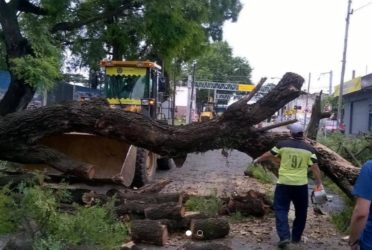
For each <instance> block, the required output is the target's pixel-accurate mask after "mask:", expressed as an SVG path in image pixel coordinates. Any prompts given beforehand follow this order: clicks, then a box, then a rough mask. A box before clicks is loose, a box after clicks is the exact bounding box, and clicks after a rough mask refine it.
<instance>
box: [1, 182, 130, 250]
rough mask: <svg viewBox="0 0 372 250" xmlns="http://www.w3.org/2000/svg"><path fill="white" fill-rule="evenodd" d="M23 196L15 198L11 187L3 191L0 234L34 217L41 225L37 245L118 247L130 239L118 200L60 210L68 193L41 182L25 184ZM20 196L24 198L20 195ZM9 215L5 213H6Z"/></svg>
mask: <svg viewBox="0 0 372 250" xmlns="http://www.w3.org/2000/svg"><path fill="white" fill-rule="evenodd" d="M18 190H19V191H20V192H21V196H19V195H17V197H18V200H19V202H17V203H16V202H15V200H16V199H15V197H14V193H11V192H10V191H9V190H8V189H4V188H3V189H2V190H1V192H0V213H1V215H2V216H1V217H0V234H4V233H9V232H14V231H15V230H17V227H18V225H24V224H25V223H26V224H27V223H29V222H30V221H32V222H35V223H36V224H37V225H38V228H39V232H38V234H37V235H35V236H36V238H37V239H36V240H35V242H34V248H35V249H56V250H57V249H65V248H66V245H82V244H84V245H98V246H101V247H102V248H103V249H118V247H119V245H120V244H121V243H122V242H124V240H126V237H127V235H128V230H127V227H126V226H125V225H124V224H123V223H121V222H120V221H118V220H117V219H116V218H115V216H114V213H113V207H114V201H112V202H110V203H107V204H105V205H103V206H100V205H96V206H92V207H79V206H77V205H75V209H76V211H75V212H74V213H64V212H60V211H59V205H60V201H61V200H64V199H66V198H68V196H69V195H68V193H67V192H66V191H64V190H62V191H57V192H55V191H52V190H49V189H46V188H43V187H40V186H36V185H35V186H29V185H26V184H22V185H20V186H19V187H18ZM19 197H20V198H19ZM3 215H5V216H3Z"/></svg>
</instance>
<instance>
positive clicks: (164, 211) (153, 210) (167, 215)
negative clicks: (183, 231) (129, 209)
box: [144, 204, 185, 220]
mask: <svg viewBox="0 0 372 250" xmlns="http://www.w3.org/2000/svg"><path fill="white" fill-rule="evenodd" d="M144 213H145V218H146V219H150V220H159V219H171V220H181V219H182V217H184V216H185V208H184V207H182V206H181V205H175V206H174V205H173V206H170V205H169V204H160V205H158V206H154V207H148V208H145V210H144Z"/></svg>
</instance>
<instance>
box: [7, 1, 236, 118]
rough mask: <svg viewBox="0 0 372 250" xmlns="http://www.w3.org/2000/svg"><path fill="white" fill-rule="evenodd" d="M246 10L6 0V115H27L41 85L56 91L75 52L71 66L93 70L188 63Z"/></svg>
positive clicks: (197, 4) (203, 4)
mask: <svg viewBox="0 0 372 250" xmlns="http://www.w3.org/2000/svg"><path fill="white" fill-rule="evenodd" d="M240 9H241V3H240V0H190V1H183V0H173V1H168V0H158V1H153V0H127V1H123V0H109V1H107V0H85V1H80V0H60V1H53V0H33V1H31V0H10V1H5V0H0V25H1V30H0V48H1V43H2V42H3V43H4V45H5V51H4V52H5V53H4V54H5V66H6V68H8V69H9V70H10V72H11V76H12V81H11V85H10V87H9V89H8V91H7V93H6V94H5V96H4V98H3V99H2V100H1V102H0V114H1V115H5V114H7V113H10V112H14V111H17V110H20V109H24V108H25V107H26V106H27V104H28V103H29V102H30V100H31V99H32V97H33V94H34V93H35V89H36V88H37V87H41V88H48V87H50V86H51V85H52V83H53V82H54V81H55V80H56V79H58V78H59V77H60V74H59V72H60V68H61V64H62V61H63V52H67V51H69V52H71V53H72V60H71V61H70V66H71V67H81V66H87V67H89V68H90V69H92V70H93V71H97V70H98V69H99V66H98V61H99V60H100V59H102V58H104V57H105V56H106V55H107V54H109V55H111V57H112V58H113V59H122V58H125V59H150V60H151V59H153V60H157V61H158V62H161V63H162V64H163V65H165V66H167V65H170V64H171V62H172V60H173V59H174V58H177V60H178V61H181V62H184V61H187V60H190V59H192V58H194V57H195V56H197V55H198V54H199V53H200V51H202V48H204V47H205V46H206V45H207V44H208V43H209V41H211V40H218V39H221V38H222V25H223V23H224V22H225V21H226V20H232V21H235V20H236V19H237V17H238V14H239V11H240ZM0 51H2V50H0ZM0 53H1V52H0ZM93 75H94V74H93Z"/></svg>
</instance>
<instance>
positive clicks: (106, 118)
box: [0, 73, 359, 196]
mask: <svg viewBox="0 0 372 250" xmlns="http://www.w3.org/2000/svg"><path fill="white" fill-rule="evenodd" d="M303 81H304V80H303V78H302V77H300V76H298V75H296V74H294V73H287V74H285V75H284V77H283V78H282V80H281V81H280V82H279V83H278V85H277V86H276V87H275V88H274V89H273V90H272V91H271V92H270V93H268V94H267V95H266V96H264V97H263V98H261V99H260V100H259V101H257V103H255V104H247V98H245V99H242V100H240V101H238V102H236V103H235V104H234V105H231V106H230V107H229V108H228V110H227V111H226V112H225V113H224V115H223V116H222V117H220V118H217V119H213V120H209V121H206V122H203V123H193V124H188V125H185V126H169V125H166V124H162V123H159V122H157V121H154V120H151V119H150V118H147V117H145V116H143V115H141V114H138V113H133V112H125V111H121V110H114V109H110V108H109V106H108V104H107V103H106V102H105V101H104V100H95V101H91V102H80V103H79V102H73V103H70V104H66V105H56V106H51V107H42V108H39V109H36V110H29V111H22V112H17V113H14V114H9V115H7V116H5V117H4V118H3V119H2V120H1V121H0V159H2V160H7V161H14V162H20V163H45V164H48V165H50V166H52V167H54V168H56V169H58V170H60V171H62V172H68V173H73V174H76V175H80V176H84V177H92V175H94V168H95V166H92V165H91V164H87V163H84V162H78V161H76V160H72V159H71V158H69V157H68V156H67V155H64V154H62V153H60V152H59V151H56V150H54V149H52V148H49V147H47V146H44V145H41V144H40V141H41V139H42V138H44V137H48V136H51V135H55V134H62V133H67V132H81V133H90V134H94V135H97V136H103V137H108V138H112V139H115V140H119V141H122V142H125V143H130V144H133V145H136V146H139V147H142V148H146V149H148V150H150V151H152V152H155V153H158V154H160V155H163V156H168V157H174V158H178V157H180V158H182V157H185V156H186V154H187V153H189V152H205V151H207V150H212V149H219V148H234V149H238V150H240V151H242V152H245V153H247V154H249V155H250V156H252V157H257V156H259V155H260V154H262V153H263V152H265V151H267V150H269V149H271V148H272V147H273V146H274V145H275V144H276V143H277V142H278V140H281V139H286V138H288V137H289V134H288V133H286V132H268V131H266V130H267V128H256V127H255V126H254V125H256V124H258V123H259V122H261V121H263V120H265V119H266V118H267V117H270V116H271V115H273V114H274V113H275V112H276V111H277V110H278V109H280V108H282V107H283V106H284V105H285V104H286V103H288V102H289V101H291V100H293V99H295V98H297V97H298V96H299V95H300V93H301V86H302V83H303ZM248 99H249V98H248ZM282 125H283V124H282ZM308 143H310V144H314V142H313V141H311V140H309V141H308ZM314 146H315V147H316V149H317V151H318V154H319V158H320V159H319V162H320V167H321V169H322V170H323V171H324V172H325V174H326V175H328V176H330V177H331V179H332V180H334V181H335V182H336V183H337V184H338V185H339V186H340V187H342V189H343V190H344V191H345V192H347V194H348V195H350V196H351V193H350V185H352V184H353V182H354V180H355V178H356V177H357V175H358V173H359V169H357V168H355V167H354V166H353V165H352V164H351V163H349V162H347V161H346V160H344V159H343V158H341V156H339V155H337V154H336V153H335V152H333V151H331V150H329V149H327V148H326V147H324V146H323V145H319V144H315V145H314Z"/></svg>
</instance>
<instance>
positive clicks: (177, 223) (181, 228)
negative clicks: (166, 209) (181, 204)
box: [159, 212, 208, 233]
mask: <svg viewBox="0 0 372 250" xmlns="http://www.w3.org/2000/svg"><path fill="white" fill-rule="evenodd" d="M206 218H208V216H207V215H205V214H201V213H199V212H185V215H184V217H183V218H181V219H179V220H170V219H161V220H159V221H160V222H161V224H163V225H166V226H167V228H168V231H169V232H170V233H175V232H185V231H186V230H188V229H190V228H191V221H192V220H193V219H206Z"/></svg>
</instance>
